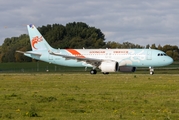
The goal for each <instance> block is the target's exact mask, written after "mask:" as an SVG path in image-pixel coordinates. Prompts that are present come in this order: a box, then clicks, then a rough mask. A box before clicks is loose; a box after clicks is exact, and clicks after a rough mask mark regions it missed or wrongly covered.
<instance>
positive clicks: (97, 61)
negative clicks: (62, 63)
mask: <svg viewBox="0 0 179 120" xmlns="http://www.w3.org/2000/svg"><path fill="white" fill-rule="evenodd" d="M50 54H51V55H56V56H61V57H63V58H65V59H66V60H70V59H73V60H77V61H78V62H82V61H83V62H86V63H87V64H91V65H93V66H96V67H98V66H99V65H100V64H101V62H102V61H104V60H103V59H96V58H86V57H85V58H84V57H80V56H71V55H64V54H60V53H54V52H50Z"/></svg>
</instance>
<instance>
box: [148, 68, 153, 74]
mask: <svg viewBox="0 0 179 120" xmlns="http://www.w3.org/2000/svg"><path fill="white" fill-rule="evenodd" d="M149 71H150V74H151V75H153V74H154V68H153V67H149Z"/></svg>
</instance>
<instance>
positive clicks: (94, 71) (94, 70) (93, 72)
mask: <svg viewBox="0 0 179 120" xmlns="http://www.w3.org/2000/svg"><path fill="white" fill-rule="evenodd" d="M96 73H97V70H96V69H92V70H91V71H90V74H96ZM103 74H104V75H107V74H109V72H103Z"/></svg>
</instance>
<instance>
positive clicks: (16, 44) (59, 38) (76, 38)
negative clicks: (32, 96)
mask: <svg viewBox="0 0 179 120" xmlns="http://www.w3.org/2000/svg"><path fill="white" fill-rule="evenodd" d="M38 30H39V31H40V33H41V34H42V35H43V36H44V38H45V39H46V40H47V42H48V43H49V44H50V45H51V46H52V47H54V48H60V49H66V48H76V49H77V48H79V49H80V48H86V49H92V48H151V49H159V50H162V51H164V52H166V54H167V55H169V56H171V57H172V58H173V59H174V60H175V61H177V60H179V48H178V46H176V45H175V46H172V45H164V46H161V45H158V46H156V45H155V44H152V45H146V46H141V45H138V44H133V43H130V42H123V43H118V42H114V41H107V42H105V35H104V34H103V33H102V32H101V30H100V29H97V28H95V27H90V26H89V25H87V24H86V23H83V22H73V23H68V24H66V25H65V26H64V25H61V24H52V25H50V24H48V25H46V26H42V27H38ZM16 50H21V51H28V50H31V45H30V42H29V36H28V35H27V34H22V35H20V36H19V37H11V38H6V39H5V40H4V43H3V44H2V46H0V62H31V61H32V59H31V58H28V57H26V56H24V55H23V54H19V53H16V52H15V51H16Z"/></svg>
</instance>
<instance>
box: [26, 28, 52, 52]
mask: <svg viewBox="0 0 179 120" xmlns="http://www.w3.org/2000/svg"><path fill="white" fill-rule="evenodd" d="M27 30H28V33H29V37H30V43H31V47H32V50H33V51H36V50H51V49H52V48H51V46H50V45H49V44H48V43H47V41H46V40H45V39H44V37H43V36H42V35H41V33H40V32H39V31H38V30H37V28H36V27H35V26H34V25H27Z"/></svg>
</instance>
